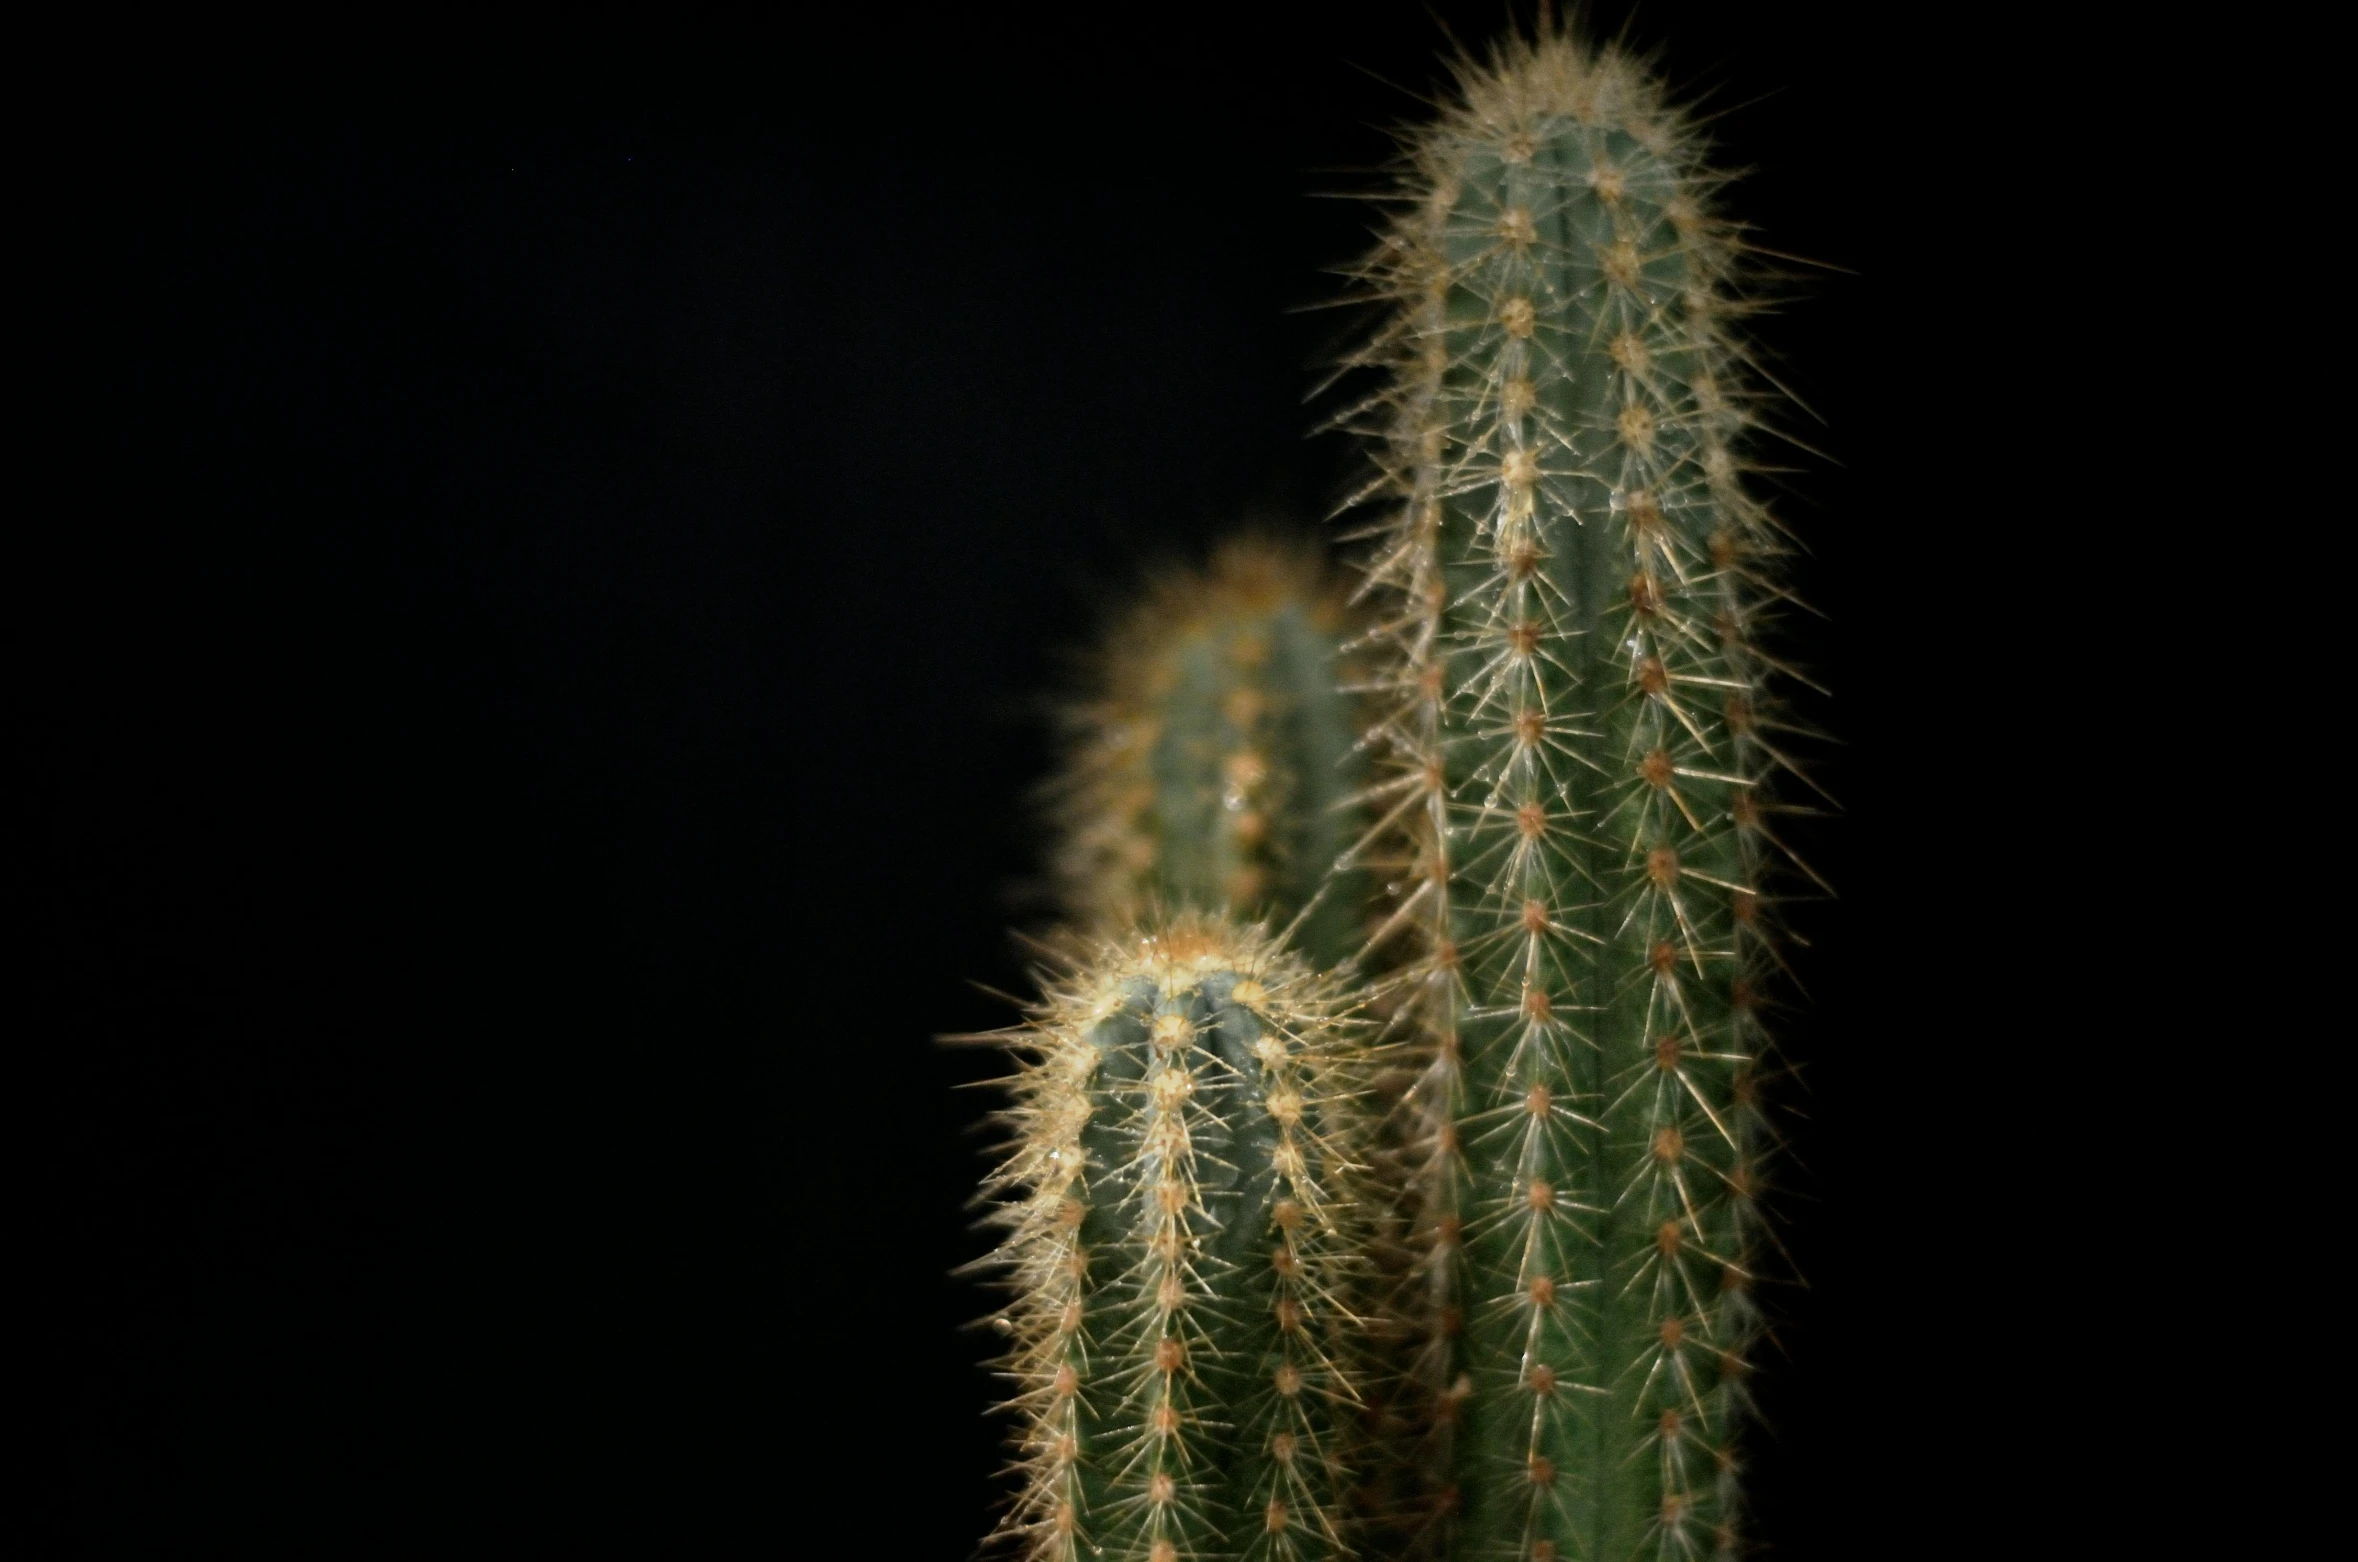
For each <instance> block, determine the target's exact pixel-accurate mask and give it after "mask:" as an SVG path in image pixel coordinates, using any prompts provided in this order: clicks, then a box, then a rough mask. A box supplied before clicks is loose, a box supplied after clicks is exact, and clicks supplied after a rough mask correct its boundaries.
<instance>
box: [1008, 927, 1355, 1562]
mask: <svg viewBox="0 0 2358 1562" xmlns="http://www.w3.org/2000/svg"><path fill="white" fill-rule="evenodd" d="M1350 1027H1351V1022H1350V1020H1349V1019H1348V1018H1347V1016H1346V1015H1345V1014H1344V1013H1342V1012H1341V1010H1340V1007H1339V1005H1338V1003H1337V1000H1336V998H1335V996H1334V990H1333V988H1332V987H1331V986H1330V985H1328V984H1327V983H1326V982H1325V981H1324V980H1323V979H1321V978H1318V977H1315V976H1313V975H1312V974H1311V973H1310V972H1309V971H1308V970H1307V969H1306V968H1305V967H1304V966H1303V965H1302V964H1301V962H1300V961H1299V960H1298V959H1296V958H1295V957H1293V956H1291V955H1287V954H1284V953H1282V952H1280V951H1279V950H1278V949H1277V948H1276V947H1275V946H1274V945H1273V944H1272V943H1271V942H1270V940H1269V939H1268V938H1267V937H1266V936H1265V935H1264V934H1262V933H1261V932H1260V931H1258V930H1257V929H1252V928H1244V927H1238V926H1236V925H1234V924H1231V923H1228V922H1225V921H1221V920H1216V919H1203V918H1194V917H1186V918H1181V919H1179V920H1177V921H1175V922H1173V923H1171V924H1168V925H1166V926H1164V927H1161V928H1159V929H1156V930H1154V931H1152V932H1150V933H1148V934H1146V935H1145V936H1142V937H1139V938H1136V939H1134V940H1133V941H1131V942H1129V943H1127V944H1114V943H1105V944H1100V945H1097V946H1095V947H1093V948H1091V949H1090V950H1089V951H1088V952H1087V953H1086V954H1085V955H1084V956H1082V957H1080V958H1077V959H1076V960H1075V961H1074V962H1073V964H1072V967H1071V969H1070V972H1069V974H1068V975H1067V976H1066V978H1065V979H1064V980H1063V981H1061V982H1059V983H1056V984H1055V985H1054V986H1053V987H1052V988H1051V990H1050V993H1049V996H1048V998H1047V999H1046V1000H1045V1001H1044V1002H1043V1003H1042V1004H1041V1005H1040V1006H1039V1007H1038V1008H1037V1009H1036V1010H1035V1012H1034V1014H1033V1016H1032V1019H1031V1023H1030V1024H1028V1025H1026V1026H1024V1027H1022V1028H1021V1029H1020V1030H1018V1031H1016V1032H1014V1033H1011V1034H1010V1035H1009V1036H1008V1037H1007V1038H1006V1039H1007V1041H1008V1042H1009V1044H1010V1045H1011V1046H1012V1047H1013V1048H1014V1049H1015V1050H1016V1051H1017V1053H1018V1054H1019V1055H1020V1056H1021V1057H1022V1058H1023V1060H1024V1065H1023V1068H1022V1069H1021V1071H1020V1073H1019V1074H1018V1075H1017V1076H1016V1078H1015V1079H1014V1081H1013V1082H1012V1085H1013V1097H1014V1101H1013V1106H1012V1108H1011V1109H1010V1111H1009V1113H1008V1114H1007V1121H1008V1123H1009V1125H1010V1126H1011V1127H1012V1128H1013V1129H1014V1136H1013V1144H1012V1148H1011V1151H1010V1153H1009V1155H1008V1158H1007V1160H1006V1161H1005V1163H1004V1164H1003V1165H1002V1166H1001V1167H1000V1168H999V1170H998V1172H997V1173H996V1175H995V1176H994V1177H993V1178H992V1179H991V1181H990V1183H989V1184H988V1185H987V1188H986V1191H988V1192H993V1193H996V1194H997V1195H999V1197H1000V1200H1001V1202H1000V1205H999V1209H998V1214H997V1216H996V1218H997V1219H998V1220H999V1222H1000V1223H1001V1224H1002V1225H1003V1226H1005V1227H1006V1228H1007V1229H1006V1236H1005V1239H1004V1241H1003V1242H1002V1243H1001V1245H1000V1247H999V1250H998V1253H997V1255H996V1257H997V1260H998V1261H999V1262H1000V1263H1001V1264H1002V1265H1003V1266H1004V1267H1005V1270H1006V1272H1007V1278H1008V1283H1009V1286H1010V1289H1011V1290H1012V1291H1013V1293H1014V1297H1015V1300H1014V1303H1013V1305H1012V1306H1011V1307H1010V1308H1009V1309H1008V1310H1007V1312H1006V1313H1005V1314H1003V1315H1002V1317H1001V1319H1000V1323H1001V1325H1002V1327H1003V1328H1004V1330H1005V1331H1006V1332H1007V1333H1008V1334H1009V1336H1010V1338H1011V1348H1010V1350H1009V1352H1008V1355H1007V1357H1006V1359H1005V1362H1004V1367H1005V1370H1006V1371H1007V1373H1008V1375H1009V1376H1010V1377H1011V1378H1012V1380H1013V1382H1014V1384H1015V1394H1014V1396H1013V1398H1012V1399H1011V1401H1010V1403H1009V1406H1008V1408H1010V1409H1011V1410H1013V1411H1014V1412H1015V1413H1016V1414H1017V1415H1018V1417H1019V1418H1020V1423H1021V1430H1020V1433H1019V1460H1018V1464H1019V1472H1020V1481H1021V1490H1020V1494H1019V1496H1018V1498H1017V1500H1016V1502H1015V1504H1014V1506H1013V1508H1012V1509H1011V1511H1010V1513H1009V1515H1008V1517H1007V1520H1006V1522H1005V1523H1003V1524H1002V1526H1001V1529H1000V1534H1001V1536H1002V1538H1005V1539H1008V1540H1010V1541H1013V1542H1015V1543H1016V1544H1017V1545H1018V1546H1019V1547H1020V1551H1021V1555H1022V1556H1024V1557H1025V1558H1026V1559H1027V1562H1035V1559H1036V1562H1198V1559H1208V1558H1222V1559H1226V1558H1237V1559H1243V1562H1324V1559H1332V1558H1337V1557H1339V1556H1341V1555H1343V1554H1344V1552H1343V1542H1342V1519H1341V1514H1340V1511H1339V1509H1338V1506H1337V1500H1336V1496H1335V1492H1336V1489H1337V1486H1338V1483H1339V1480H1340V1476H1339V1473H1338V1466H1339V1462H1340V1458H1341V1450H1340V1447H1339V1440H1338V1426H1339V1425H1340V1424H1341V1423H1342V1422H1343V1421H1344V1420H1346V1419H1347V1418H1348V1415H1349V1413H1350V1410H1351V1407H1352V1406H1353V1404H1354V1403H1355V1400H1356V1391H1355V1389H1354V1387H1353V1383H1352V1374H1351V1371H1350V1363H1349V1359H1348V1358H1349V1352H1350V1349H1351V1340H1352V1338H1353V1336H1354V1329H1355V1320H1354V1319H1353V1317H1352V1315H1351V1307H1350V1303H1349V1300H1348V1292H1349V1288H1350V1285H1351V1283H1352V1277H1351V1272H1352V1267H1353V1264H1354V1261H1355V1260H1354V1258H1353V1254H1354V1252H1355V1249H1356V1247H1357V1245H1358V1244H1357V1238H1356V1236H1355V1234H1354V1232H1353V1231H1352V1229H1351V1223H1352V1219H1353V1211H1354V1210H1355V1209H1356V1207H1357V1206H1358V1204H1359V1202H1360V1200H1359V1199H1358V1197H1357V1196H1356V1195H1355V1194H1353V1193H1352V1192H1351V1191H1350V1190H1349V1188H1348V1184H1349V1182H1350V1180H1351V1179H1352V1178H1353V1177H1354V1176H1355V1175H1356V1174H1357V1168H1355V1167H1354V1165H1353V1164H1352V1162H1351V1160H1350V1145H1351V1142H1352V1141H1353V1140H1354V1139H1355V1138H1356V1137H1357V1132H1356V1129H1355V1128H1354V1126H1353V1125H1354V1121H1355V1117H1354V1114H1355V1111H1356V1108H1355V1104H1354V1101H1353V1079H1354V1076H1355V1070H1356V1068H1357V1063H1356V1059H1355V1052H1354V1048H1353V1046H1352V1045H1351V1044H1350V1041H1349V1036H1350V1033H1351V1031H1350Z"/></svg>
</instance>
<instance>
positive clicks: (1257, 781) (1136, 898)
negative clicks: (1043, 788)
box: [1049, 536, 1365, 965]
mask: <svg viewBox="0 0 2358 1562" xmlns="http://www.w3.org/2000/svg"><path fill="white" fill-rule="evenodd" d="M1344 621H1345V610H1344V606H1343V603H1342V600H1341V598H1340V595H1339V594H1338V593H1337V592H1336V591H1335V590H1334V589H1333V588H1332V587H1331V586H1330V585H1329V584H1328V582H1327V580H1326V578H1325V575H1324V572H1323V569H1322V567H1321V566H1320V564H1319V561H1318V557H1317V555H1316V553H1315V552H1314V551H1312V550H1310V549H1308V548H1306V547H1302V546H1295V545H1287V544H1283V543H1279V542H1276V541H1273V540H1270V539H1266V538H1261V537H1253V536H1247V537H1243V538H1239V539H1236V540H1233V541H1231V542H1229V543H1228V544H1226V545H1225V546H1223V547H1222V548H1220V549H1219V550H1218V551H1217V552H1216V553H1215V554H1214V555H1213V558H1212V562H1211V566H1210V568H1209V569H1207V570H1204V571H1201V572H1196V571H1188V570H1177V571H1168V572H1165V573H1163V574H1160V575H1158V576H1157V577H1156V578H1155V580H1154V583H1153V587H1152V589H1151V591H1150V593H1149V595H1148V597H1147V600H1146V601H1145V602H1144V603H1143V604H1142V605H1141V606H1140V607H1139V608H1137V609H1136V610H1135V611H1134V612H1132V613H1131V614H1130V615H1128V616H1127V617H1126V618H1125V619H1123V620H1122V621H1121V622H1120V623H1118V624H1116V625H1115V626H1114V627H1113V630H1112V632H1111V633H1110V634H1109V635H1108V636H1107V637H1106V641H1105V649H1104V651H1103V652H1102V653H1101V655H1100V657H1099V661H1098V666H1097V668H1096V670H1095V672H1094V675H1093V682H1094V685H1095V687H1094V688H1093V689H1092V691H1091V693H1090V695H1089V697H1087V698H1086V699H1084V700H1082V701H1080V702H1077V703H1076V704H1075V705H1074V706H1073V707H1072V708H1071V710H1070V711H1069V712H1068V720H1067V726H1068V729H1069V737H1068V743H1067V750H1068V757H1067V760H1066V764H1065V766H1064V771H1063V774H1062V775H1061V776H1060V777H1059V779H1058V781H1057V782H1056V783H1055V784H1054V785H1053V786H1052V787H1051V789H1050V793H1049V800H1050V807H1051V814H1052V819H1053V823H1054V826H1055V829H1056V832H1057V836H1058V841H1059V845H1058V849H1057V860H1056V869H1057V875H1058V878H1059V880H1060V882H1061V885H1062V889H1063V897H1064V901H1065V904H1066V908H1067V911H1068V913H1069V914H1070V915H1071V916H1072V918H1073V919H1074V921H1075V922H1076V923H1078V924H1080V925H1082V926H1087V927H1094V928H1103V929H1118V928H1124V927H1128V926H1131V925H1133V924H1134V923H1135V922H1136V921H1137V920H1138V918H1140V917H1141V916H1142V915H1146V914H1148V913H1149V912H1150V911H1152V910H1153V909H1155V908H1160V907H1177V908H1191V909H1196V910H1202V911H1228V912H1232V913H1234V914H1235V915H1238V916H1240V917H1250V918H1254V919H1257V920H1264V921H1268V922H1270V923H1271V924H1272V925H1275V926H1279V927H1284V926H1286V925H1287V924H1289V923H1290V922H1292V920H1293V919H1294V918H1295V917H1296V916H1297V915H1302V914H1303V913H1304V912H1305V908H1307V909H1308V914H1307V915H1306V916H1304V919H1303V926H1302V927H1301V928H1299V929H1298V930H1297V931H1296V934H1295V937H1294V940H1293V942H1294V944H1295V947H1297V948H1299V949H1301V950H1303V951H1304V952H1305V953H1306V954H1308V955H1309V956H1310V957H1311V958H1312V959H1313V960H1315V961H1317V962H1319V963H1321V964H1324V965H1331V964H1333V963H1335V962H1336V961H1338V960H1340V959H1341V958H1343V957H1344V956H1345V955H1347V954H1348V953H1350V952H1351V951H1352V950H1353V949H1354V948H1356V946H1357V944H1358V942H1359V940H1360V938H1361V936H1362V935H1363V933H1364V927H1363V925H1362V923H1361V921H1360V916H1361V911H1362V908H1363V904H1364V901H1365V893H1364V889H1363V886H1362V885H1361V883H1360V882H1359V880H1358V878H1357V876H1356V875H1355V874H1345V875H1342V876H1339V877H1337V878H1336V879H1335V881H1334V882H1332V883H1327V880H1328V877H1329V875H1330V873H1331V872H1332V869H1333V866H1334V863H1335V861H1336V859H1337V858H1338V857H1339V856H1341V854H1342V853H1343V852H1344V851H1345V850H1346V849H1347V848H1348V847H1349V845H1350V844H1351V842H1352V840H1353V839H1354V838H1355V836H1356V834H1357V826H1356V824H1355V823H1354V820H1353V818H1352V816H1351V813H1350V799H1351V798H1352V797H1353V795H1354V794H1355V793H1356V792H1357V790H1358V788H1359V785H1360V773H1359V769H1358V766H1357V760H1356V750H1355V746H1354V740H1355V738H1356V736H1357V725H1358V723H1357V717H1356V714H1355V712H1354V711H1353V709H1352V707H1351V705H1350V702H1349V698H1348V696H1347V695H1346V694H1344V692H1343V691H1342V689H1341V687H1340V680H1339V678H1338V675H1337V654H1338V649H1339V647H1340V644H1341V642H1342V640H1343V638H1344ZM1322 885H1324V886H1325V889H1324V893H1323V894H1321V886H1322ZM1313 901H1316V904H1315V905H1313V904H1312V903H1313Z"/></svg>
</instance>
